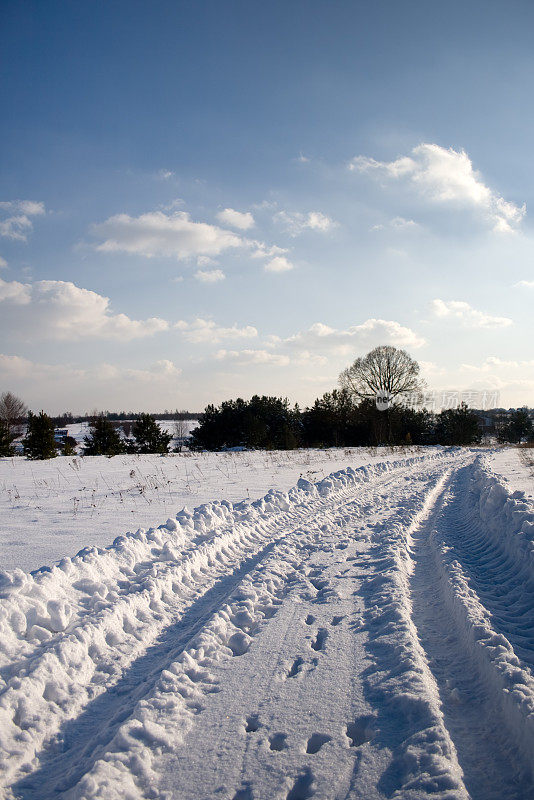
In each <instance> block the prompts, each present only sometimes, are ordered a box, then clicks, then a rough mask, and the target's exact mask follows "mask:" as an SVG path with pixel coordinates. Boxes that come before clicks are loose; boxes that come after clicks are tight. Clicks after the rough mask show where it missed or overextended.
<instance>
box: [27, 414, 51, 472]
mask: <svg viewBox="0 0 534 800" xmlns="http://www.w3.org/2000/svg"><path fill="white" fill-rule="evenodd" d="M22 444H23V446H24V454H25V455H26V456H27V457H28V458H30V459H32V460H44V459H46V458H55V457H56V456H57V442H56V440H55V439H54V423H53V422H52V420H51V419H50V417H49V416H48V414H45V412H44V411H41V413H40V414H32V412H31V411H30V412H29V413H28V430H27V431H26V436H25V438H24V440H23V442H22Z"/></svg>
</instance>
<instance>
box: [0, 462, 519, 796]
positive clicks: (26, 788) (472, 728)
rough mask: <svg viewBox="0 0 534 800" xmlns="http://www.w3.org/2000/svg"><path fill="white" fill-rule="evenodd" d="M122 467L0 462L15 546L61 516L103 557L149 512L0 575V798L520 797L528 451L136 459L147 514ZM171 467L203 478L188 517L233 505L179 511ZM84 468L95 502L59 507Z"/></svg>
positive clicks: (40, 534)
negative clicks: (33, 568) (153, 483)
mask: <svg viewBox="0 0 534 800" xmlns="http://www.w3.org/2000/svg"><path fill="white" fill-rule="evenodd" d="M144 458H146V459H148V460H147V461H143V459H144ZM131 459H132V457H129V460H128V459H126V457H124V460H123V461H122V463H121V459H120V458H116V459H111V460H107V459H94V460H89V459H86V460H85V461H84V462H82V464H81V466H80V467H79V469H78V468H77V467H74V468H73V469H72V475H71V473H70V472H69V471H68V469H67V467H68V464H69V459H61V460H59V459H58V460H57V462H51V463H50V464H49V465H38V466H37V465H35V464H34V465H32V468H33V469H34V474H33V478H32V477H28V475H31V473H28V472H24V469H27V462H26V467H24V466H23V465H24V462H20V463H21V466H20V467H19V466H16V465H15V464H12V463H11V461H10V460H6V461H4V462H3V463H2V465H1V467H2V475H3V480H4V481H5V484H6V485H5V491H6V492H7V491H8V490H9V485H8V484H9V481H10V480H11V479H10V478H9V477H8V475H9V469H12V470H15V469H19V470H20V473H19V474H17V478H16V479H17V480H18V483H19V484H20V488H19V489H18V494H19V497H18V498H11V499H9V500H8V501H5V500H3V502H7V505H6V506H5V507H4V509H3V519H4V520H6V519H8V520H9V522H8V523H7V524H8V526H11V525H12V524H18V523H13V520H17V519H18V518H19V517H24V520H25V522H24V523H21V525H20V527H17V528H16V530H17V533H15V532H14V529H10V530H11V532H10V533H9V537H10V538H13V539H17V538H19V536H20V537H22V536H23V534H24V528H26V542H27V545H28V546H33V545H32V543H34V542H37V540H39V539H42V540H43V542H42V546H43V547H47V546H48V547H50V545H48V544H47V540H48V539H49V538H50V536H49V533H50V531H54V530H59V529H61V530H63V531H68V529H69V525H71V526H72V525H74V526H76V525H77V526H78V527H77V528H76V531H75V534H74V535H73V539H72V543H74V541H77V543H78V544H80V541H79V540H80V538H83V536H84V535H88V534H91V536H97V535H100V534H102V539H101V540H100V542H99V544H100V545H104V544H106V545H109V542H110V540H111V539H112V538H113V537H114V536H115V534H116V533H117V528H119V529H120V530H126V529H127V528H128V527H129V528H130V529H131V530H134V528H135V526H133V525H132V524H131V523H126V524H125V521H126V520H130V519H132V518H134V519H135V522H136V523H137V526H138V525H139V524H143V525H145V528H146V523H144V522H141V519H143V520H147V519H150V524H152V525H155V526H157V525H161V523H163V525H161V527H153V528H149V529H148V530H147V529H141V530H137V531H136V532H135V533H132V534H129V535H122V536H118V538H116V539H115V542H114V544H113V546H111V547H108V548H107V549H102V547H100V548H96V547H95V548H92V549H91V548H87V550H86V551H84V552H83V553H82V554H81V555H79V556H77V557H74V558H67V557H66V558H63V559H62V560H61V561H60V562H59V565H58V566H55V567H54V568H53V569H52V570H51V571H46V572H40V573H39V574H36V575H34V576H31V575H29V574H27V573H25V572H23V571H21V570H14V571H12V572H9V573H4V574H3V576H2V579H1V582H0V598H1V599H0V775H1V777H0V781H1V784H0V786H1V788H0V793H2V792H3V796H4V797H5V798H9V799H12V798H20V800H51V798H60V799H61V800H119V799H120V800H141V798H146V799H147V800H148V798H152V799H153V800H156V799H158V800H215V799H217V800H218V799H219V798H220V800H278V799H279V800H307V798H316V799H317V800H322V799H323V798H324V799H325V800H326V799H327V798H328V799H329V800H330V798H331V799H332V800H338V799H339V800H341V798H354V800H356V798H358V800H378V799H380V800H385V798H395V799H396V800H422V798H433V800H460V799H461V800H467V798H473V800H527V799H530V798H533V797H534V778H533V774H532V766H533V764H534V674H533V670H534V618H533V601H532V587H533V585H534V504H533V502H532V477H531V467H530V464H529V461H528V458H526V457H524V455H523V454H521V453H519V452H518V451H517V450H504V451H484V450H457V449H441V448H428V449H425V450H421V451H416V450H414V451H412V452H397V453H384V452H382V453H380V452H378V453H372V454H370V453H369V452H365V451H351V452H343V451H326V452H322V453H321V452H318V451H312V452H310V451H306V453H304V452H300V453H293V454H280V453H278V454H277V453H271V454H268V453H261V454H260V453H252V454H250V453H240V454H219V456H218V457H216V456H213V455H210V456H201V455H199V456H188V457H185V458H180V456H175V457H170V458H166V459H149V458H148V457H139V461H138V465H139V466H138V469H139V474H142V475H143V476H144V478H143V479H144V481H145V484H148V480H147V476H148V475H150V474H153V475H156V476H158V481H161V487H160V488H157V489H156V488H154V487H152V488H150V492H151V494H150V495H149V498H148V499H150V500H151V503H150V504H149V505H148V506H147V508H146V509H145V510H143V511H142V512H141V513H138V512H140V510H141V509H142V504H141V502H140V501H139V497H136V502H138V505H137V506H135V508H134V507H133V506H128V504H129V503H130V504H131V503H132V500H131V497H133V496H134V494H135V491H134V489H133V487H132V484H128V485H129V486H130V489H129V490H128V485H127V486H125V488H124V489H122V488H121V489H119V486H122V484H121V481H123V480H124V481H127V480H131V482H132V483H133V482H134V481H137V480H138V476H137V473H135V469H134V468H133V467H132V469H134V473H135V474H134V476H133V477H132V476H130V472H129V471H128V467H129V464H130V461H131ZM195 459H197V461H195ZM203 459H204V460H203ZM262 459H263V462H262ZM284 459H286V460H285V461H284ZM306 459H309V460H308V461H306ZM70 461H72V459H70ZM91 461H94V464H93V466H91ZM97 461H100V462H101V464H100V465H98V464H97V463H96V462H97ZM174 462H176V463H181V464H185V463H188V464H189V466H188V475H192V474H193V472H194V470H193V464H195V463H196V464H197V465H198V467H199V469H200V470H201V472H202V475H201V477H199V478H198V481H197V484H196V485H195V486H194V492H196V493H193V494H192V496H191V495H190V496H189V497H188V498H187V504H188V506H189V507H190V508H193V506H195V505H196V506H198V504H199V502H203V501H204V500H206V499H207V495H208V494H210V492H211V498H212V499H213V497H215V496H218V497H226V498H229V499H227V500H226V501H223V502H219V501H216V502H211V503H210V502H208V503H205V504H204V505H201V506H200V507H199V508H197V509H196V510H192V511H188V510H182V511H179V513H178V514H177V513H176V512H177V510H178V509H179V508H180V505H181V501H182V498H183V496H185V495H187V494H188V493H189V492H190V491H191V481H190V480H189V479H188V481H189V482H188V484H187V485H185V484H184V485H182V486H181V487H180V488H178V483H179V481H183V479H184V473H183V471H180V470H183V466H180V467H178V468H177V474H178V477H176V476H175V477H174V478H173V480H175V481H176V484H173V485H172V487H171V489H170V490H169V492H168V493H167V494H168V495H169V499H168V501H167V499H165V500H162V499H161V498H160V497H159V495H158V493H159V492H161V493H162V494H163V493H164V491H165V490H164V489H163V488H162V487H163V484H164V482H165V480H166V478H164V477H163V475H162V474H161V473H160V472H159V471H158V470H163V471H164V474H165V475H166V474H167V473H165V470H167V469H171V465H173V464H174ZM164 464H165V465H167V466H162V465H164ZM141 465H142V466H141ZM223 465H224V466H223ZM47 467H49V468H50V470H51V472H50V473H49V474H47V476H46V477H43V474H42V472H41V470H45V469H46V468H47ZM58 468H61V472H62V473H63V475H64V476H65V477H64V478H63V477H61V479H58V478H57V469H58ZM53 470H56V472H53ZM84 470H87V473H85V472H83V471H84ZM99 470H100V472H99ZM114 470H116V471H117V472H116V473H115V472H114ZM151 470H152V471H151ZM77 473H81V475H80V477H81V480H82V483H83V486H84V487H85V489H84V490H83V491H93V488H92V487H91V486H90V481H91V480H94V479H95V476H96V477H98V480H99V482H98V486H97V487H96V488H95V496H96V497H98V498H103V499H99V500H98V503H96V504H95V510H94V511H93V512H91V511H90V510H89V509H85V507H84V509H85V510H83V511H81V512H80V513H79V510H77V511H76V512H75V511H74V510H73V509H69V508H68V507H67V506H68V496H69V491H68V485H70V497H72V496H75V495H74V493H73V488H74V486H75V483H73V480H74V481H76V480H77V478H76V474H77ZM262 473H263V474H262ZM328 473H330V474H329V475H328ZM171 474H172V473H171ZM54 475H56V477H55V478H54ZM299 475H301V477H300V479H299ZM54 480H56V483H57V486H55V485H53V481H54ZM139 480H140V479H139ZM39 481H45V483H44V484H39ZM63 481H64V482H63ZM106 483H108V484H109V486H110V488H108V489H107V491H104V489H103V488H102V487H103V485H106ZM38 484H39V485H38ZM292 484H293V488H290V486H291V485H292ZM295 484H296V485H295ZM135 485H136V484H135V483H134V484H133V486H135ZM270 486H274V487H275V489H273V490H272V491H268V492H267V494H266V495H265V497H264V498H263V499H261V500H252V502H251V501H250V500H249V499H248V496H249V495H250V497H251V498H254V497H256V496H257V495H259V494H260V492H264V491H266V490H267V489H268V488H269V487H270ZM38 488H39V489H41V488H42V489H43V491H42V492H41V493H40V494H39V493H38ZM247 489H248V492H247V491H246V490H247ZM32 491H33V492H34V495H31V493H32ZM144 491H147V490H146V489H145V490H144ZM47 492H48V493H47ZM117 492H119V493H120V492H123V493H124V498H123V500H122V501H121V500H120V498H117ZM180 492H181V494H180ZM81 493H82V494H83V492H81ZM143 493H144V492H141V491H138V494H139V496H141V495H142V494H143ZM33 496H34V499H33V500H32V499H31V497H33ZM84 496H85V495H84ZM141 499H142V498H141ZM232 499H235V500H236V501H240V502H236V503H232V502H230V501H229V500H232ZM17 500H18V501H19V502H18V505H17V504H16V503H17ZM167 502H168V505H164V503H167ZM10 503H11V505H9V504H10ZM121 503H122V504H125V507H124V509H123V510H121V507H120V504H121ZM28 504H29V506H32V505H33V508H30V507H29V506H28ZM82 505H83V504H82V503H80V506H82ZM108 506H109V508H108ZM171 509H172V510H171ZM132 510H133V511H134V513H132ZM38 512H39V515H40V516H37V513H38ZM61 512H63V517H61ZM91 513H93V516H92V517H91ZM32 514H33V519H37V520H38V521H37V522H34V523H33V525H30V523H29V519H30V517H31V515H32ZM69 514H70V517H69V516H68V515H69ZM129 514H130V515H131V517H130V516H129ZM141 514H144V515H145V516H143V517H142V516H141ZM26 515H27V516H26ZM54 515H57V520H60V519H61V520H62V521H61V522H57V523H56V528H54V527H53V526H51V527H49V528H47V527H46V524H47V523H46V520H47V519H49V518H52V517H54ZM84 515H85V516H84ZM167 518H168V519H167ZM165 520H167V521H166V522H165ZM132 522H133V519H132ZM95 531H96V532H95ZM112 531H114V532H113V534H112ZM63 535H64V534H61V533H60V534H58V536H63ZM91 536H89V537H88V538H87V537H86V541H85V542H84V543H85V544H87V543H88V542H89V541H90V540H91V541H96V540H95V539H94V538H93V539H91ZM57 541H58V542H59V539H58V540H57ZM67 544H68V541H67V539H64V540H61V544H60V545H58V547H57V548H56V549H55V550H54V549H53V548H52V549H49V550H48V551H47V552H48V557H47V559H46V561H47V562H48V563H52V561H54V560H55V559H56V558H58V556H59V555H61V553H62V552H63V549H62V548H64V547H66V546H67ZM39 546H41V545H39ZM54 546H55V545H54ZM76 547H77V545H76ZM58 548H59V549H58ZM75 549H76V548H75ZM78 549H79V548H78ZM60 551H61V552H60ZM16 552H17V549H16V547H15V548H12V547H9V548H8V553H9V554H10V557H12V555H13V554H14V553H16ZM41 552H44V551H40V550H39V549H37V550H36V554H35V558H34V561H33V563H36V562H37V561H39V554H40V553H41Z"/></svg>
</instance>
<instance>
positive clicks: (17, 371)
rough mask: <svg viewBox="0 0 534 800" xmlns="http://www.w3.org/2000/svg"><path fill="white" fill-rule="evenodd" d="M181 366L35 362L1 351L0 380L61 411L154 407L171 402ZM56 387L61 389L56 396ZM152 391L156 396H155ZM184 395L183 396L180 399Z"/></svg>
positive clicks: (30, 399)
mask: <svg viewBox="0 0 534 800" xmlns="http://www.w3.org/2000/svg"><path fill="white" fill-rule="evenodd" d="M181 373H182V370H181V369H180V368H179V367H177V366H176V365H175V364H174V363H173V362H172V361H169V360H167V359H162V360H160V361H156V363H154V364H151V365H148V366H147V367H146V368H144V369H139V368H130V367H124V366H117V365H114V364H109V363H106V362H104V363H97V364H95V365H94V366H91V367H88V368H84V369H81V368H80V367H79V366H78V364H69V363H60V364H46V363H36V362H34V361H30V360H29V359H27V358H22V357H20V356H11V355H5V354H1V353H0V380H2V381H3V382H4V383H7V382H9V386H10V388H11V390H12V391H15V392H16V393H20V394H21V395H22V396H23V397H24V399H25V400H26V402H27V403H28V404H29V405H30V407H33V408H34V409H41V408H43V407H44V408H46V409H47V410H48V411H52V412H56V413H57V412H59V411H64V410H65V408H66V407H71V408H73V407H74V410H78V411H89V410H90V409H91V408H95V407H96V408H110V407H115V408H120V407H122V408H125V407H126V408H131V404H132V398H135V405H136V407H137V409H138V408H143V407H145V408H147V409H150V410H155V409H157V408H158V407H159V408H161V409H163V407H164V406H165V405H167V406H170V405H171V403H172V401H173V400H174V401H176V396H177V393H178V392H179V391H180V389H182V388H183V385H184V381H183V379H180V381H178V380H177V379H178V377H179V376H180V375H181ZM58 385H59V386H60V387H61V393H60V395H59V396H58V388H57V387H58ZM154 390H156V391H157V394H156V395H155V394H154ZM183 399H184V400H185V399H186V398H185V397H184V398H183Z"/></svg>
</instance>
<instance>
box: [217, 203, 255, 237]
mask: <svg viewBox="0 0 534 800" xmlns="http://www.w3.org/2000/svg"><path fill="white" fill-rule="evenodd" d="M217 219H218V220H219V222H222V224H223V225H229V226H230V227H231V228H238V230H240V231H248V230H249V228H252V227H254V224H255V222H254V217H253V216H252V214H251V213H250V211H244V212H243V211H235V210H234V209H233V208H225V209H224V211H219V213H218V214H217Z"/></svg>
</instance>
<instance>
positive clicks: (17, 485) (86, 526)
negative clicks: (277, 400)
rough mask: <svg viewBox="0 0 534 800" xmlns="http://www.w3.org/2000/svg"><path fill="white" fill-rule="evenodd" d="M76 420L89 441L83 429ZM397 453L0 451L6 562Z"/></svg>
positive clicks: (39, 558)
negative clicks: (32, 455)
mask: <svg viewBox="0 0 534 800" xmlns="http://www.w3.org/2000/svg"><path fill="white" fill-rule="evenodd" d="M71 427H73V431H72V433H74V434H76V436H77V437H78V439H82V440H83V436H84V435H85V434H84V431H85V428H84V427H83V426H81V425H77V426H71ZM414 451H415V448H414ZM390 457H392V454H391V453H389V455H388V454H387V453H386V451H385V449H384V448H381V449H380V448H379V449H376V450H374V451H369V450H368V449H366V448H352V449H331V450H297V451H294V450H292V451H285V452H280V451H272V452H265V451H255V452H240V453H235V452H232V453H189V452H184V453H176V454H169V455H168V456H164V457H161V456H157V455H148V456H131V455H125V456H115V457H113V458H106V457H105V456H93V457H84V458H82V457H80V456H77V457H75V458H72V457H66V456H60V457H58V458H55V459H51V460H50V461H33V462H32V461H27V460H26V459H24V458H20V457H16V458H4V459H1V458H0V514H1V518H2V525H1V530H0V568H1V569H14V568H15V567H20V568H21V569H23V570H24V571H26V572H28V571H30V570H35V569H39V568H40V567H42V566H45V565H46V566H50V565H52V564H53V563H54V562H55V561H57V560H59V559H60V558H64V557H67V556H72V555H74V554H75V553H77V552H78V550H80V548H81V547H84V546H97V547H107V546H108V545H109V544H111V542H112V541H113V540H114V539H115V537H116V536H118V535H119V534H122V533H126V532H127V531H129V530H137V528H139V527H146V528H148V527H150V526H151V525H159V524H161V523H162V522H165V520H167V519H168V518H169V517H171V516H175V515H176V513H177V511H179V510H180V509H181V508H182V507H183V506H190V507H194V506H197V505H200V504H201V503H208V502H210V501H211V500H213V499H215V498H225V499H227V500H230V501H232V502H237V501H239V500H243V499H251V498H252V499H253V498H255V497H260V496H262V495H264V494H265V493H266V492H267V491H268V490H269V489H270V488H271V487H276V488H278V489H283V490H287V489H289V488H291V486H293V485H294V484H296V482H297V481H298V479H299V477H301V476H303V477H306V478H309V479H311V480H317V479H319V478H322V477H324V476H325V475H327V474H329V473H330V472H332V471H335V470H338V469H342V468H343V467H346V466H348V465H352V466H359V465H361V464H363V463H366V462H372V461H373V460H374V461H376V460H383V459H384V458H390Z"/></svg>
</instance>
